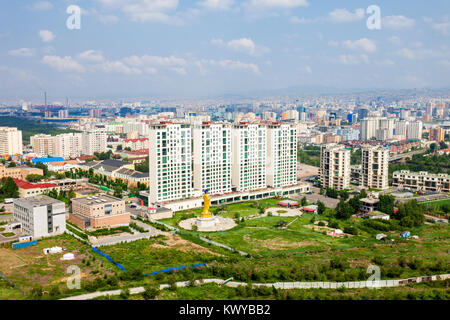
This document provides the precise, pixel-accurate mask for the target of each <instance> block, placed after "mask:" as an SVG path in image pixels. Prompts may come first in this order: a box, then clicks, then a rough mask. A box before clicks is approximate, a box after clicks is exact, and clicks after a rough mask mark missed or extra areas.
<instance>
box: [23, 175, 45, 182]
mask: <svg viewBox="0 0 450 320" xmlns="http://www.w3.org/2000/svg"><path fill="white" fill-rule="evenodd" d="M42 179H44V176H41V175H39V174H29V175H27V176H26V178H25V180H27V181H28V182H39V181H41V180H42Z"/></svg>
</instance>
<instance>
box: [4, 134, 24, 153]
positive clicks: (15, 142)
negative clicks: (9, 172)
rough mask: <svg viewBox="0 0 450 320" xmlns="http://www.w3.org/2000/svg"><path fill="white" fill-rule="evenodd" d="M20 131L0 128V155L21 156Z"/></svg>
mask: <svg viewBox="0 0 450 320" xmlns="http://www.w3.org/2000/svg"><path fill="white" fill-rule="evenodd" d="M22 146H23V143H22V131H20V130H17V128H11V127H0V155H14V154H22V153H23V149H22Z"/></svg>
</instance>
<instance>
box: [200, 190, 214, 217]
mask: <svg viewBox="0 0 450 320" xmlns="http://www.w3.org/2000/svg"><path fill="white" fill-rule="evenodd" d="M203 202H204V204H203V211H202V214H201V217H202V218H203V219H207V218H211V217H212V214H211V212H210V211H209V206H210V205H211V197H210V196H209V195H208V190H205V194H204V195H203Z"/></svg>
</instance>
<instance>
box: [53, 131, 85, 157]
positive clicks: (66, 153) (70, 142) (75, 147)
mask: <svg viewBox="0 0 450 320" xmlns="http://www.w3.org/2000/svg"><path fill="white" fill-rule="evenodd" d="M54 141H55V146H54V149H53V154H54V155H55V156H57V157H63V158H64V159H67V158H75V157H79V156H81V154H82V149H83V134H81V133H65V134H59V135H57V136H55V137H54Z"/></svg>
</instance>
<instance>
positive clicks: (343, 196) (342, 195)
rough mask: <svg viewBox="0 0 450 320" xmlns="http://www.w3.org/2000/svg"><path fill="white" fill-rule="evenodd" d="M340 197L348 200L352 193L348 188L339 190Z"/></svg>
mask: <svg viewBox="0 0 450 320" xmlns="http://www.w3.org/2000/svg"><path fill="white" fill-rule="evenodd" d="M339 197H340V198H341V199H342V200H344V201H347V199H348V198H349V197H350V195H349V194H348V192H347V191H346V190H341V191H340V192H339Z"/></svg>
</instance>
